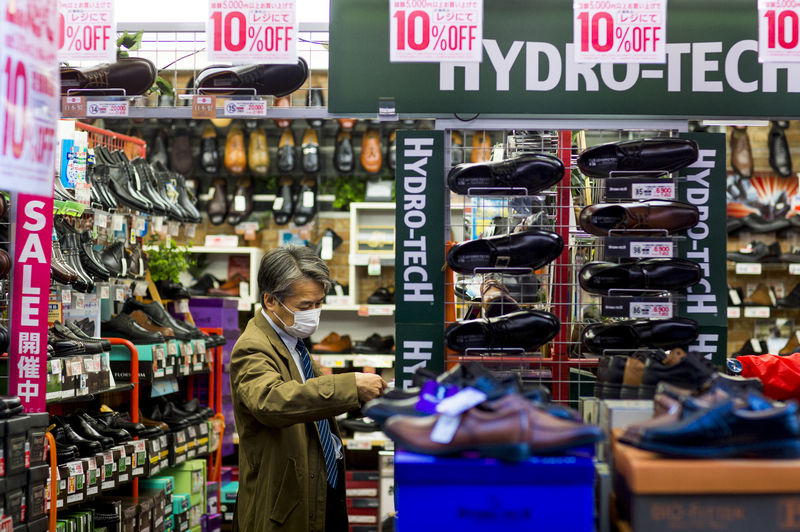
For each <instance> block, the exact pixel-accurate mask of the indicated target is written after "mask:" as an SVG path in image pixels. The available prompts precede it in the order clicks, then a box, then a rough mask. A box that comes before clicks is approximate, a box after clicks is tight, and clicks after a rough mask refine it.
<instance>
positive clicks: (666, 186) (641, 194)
mask: <svg viewBox="0 0 800 532" xmlns="http://www.w3.org/2000/svg"><path fill="white" fill-rule="evenodd" d="M631 198H632V199H666V200H671V199H675V183H663V184H662V183H633V184H632V185H631Z"/></svg>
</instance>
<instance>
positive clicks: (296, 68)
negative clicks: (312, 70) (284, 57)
mask: <svg viewBox="0 0 800 532" xmlns="http://www.w3.org/2000/svg"><path fill="white" fill-rule="evenodd" d="M307 78H308V65H307V64H306V61H305V59H303V58H302V57H299V58H298V59H297V63H295V64H293V65H241V66H231V67H215V66H211V67H207V68H205V69H204V70H203V71H202V72H200V74H198V76H197V80H196V82H195V85H196V86H197V87H198V88H199V89H200V93H201V94H237V93H238V94H247V89H255V90H256V94H263V95H272V96H277V97H280V96H286V95H287V94H291V93H293V92H294V91H296V90H297V89H299V88H300V87H302V86H303V83H305V82H306V79H307ZM206 89H215V90H206ZM237 89H244V90H238V91H237ZM251 94H252V93H251Z"/></svg>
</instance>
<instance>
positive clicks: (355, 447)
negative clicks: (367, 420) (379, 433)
mask: <svg viewBox="0 0 800 532" xmlns="http://www.w3.org/2000/svg"><path fill="white" fill-rule="evenodd" d="M346 447H347V450H348V451H369V450H370V449H372V441H371V440H347V445H346Z"/></svg>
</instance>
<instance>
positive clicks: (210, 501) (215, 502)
mask: <svg viewBox="0 0 800 532" xmlns="http://www.w3.org/2000/svg"><path fill="white" fill-rule="evenodd" d="M206 513H207V514H216V513H219V483H217V482H211V481H209V482H207V483H206Z"/></svg>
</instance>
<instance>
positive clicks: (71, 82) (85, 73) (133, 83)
mask: <svg viewBox="0 0 800 532" xmlns="http://www.w3.org/2000/svg"><path fill="white" fill-rule="evenodd" d="M156 75H157V70H156V67H155V65H154V64H153V63H152V62H151V61H149V60H147V59H143V58H141V57H122V58H120V59H118V60H117V62H116V63H102V64H99V65H94V66H90V67H83V68H75V67H61V95H62V96H68V95H70V94H72V95H76V94H81V92H80V89H93V90H92V91H91V92H89V91H86V92H84V93H83V94H86V95H89V96H136V95H139V94H144V93H145V92H147V91H148V90H150V88H151V87H152V86H153V84H154V83H155V82H156ZM71 89H74V90H73V91H71ZM94 89H123V90H124V93H123V91H122V90H106V91H97V90H94Z"/></svg>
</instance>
